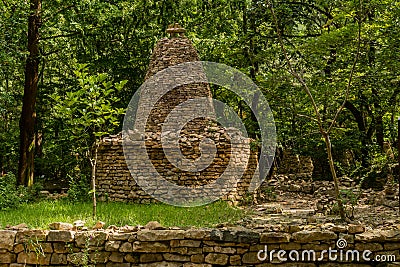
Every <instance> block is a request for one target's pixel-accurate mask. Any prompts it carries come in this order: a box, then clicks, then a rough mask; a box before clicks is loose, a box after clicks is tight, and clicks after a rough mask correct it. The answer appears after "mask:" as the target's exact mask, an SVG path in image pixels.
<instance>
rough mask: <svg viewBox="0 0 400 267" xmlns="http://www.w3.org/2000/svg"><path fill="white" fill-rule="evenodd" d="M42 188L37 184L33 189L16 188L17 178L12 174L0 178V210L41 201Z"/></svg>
mask: <svg viewBox="0 0 400 267" xmlns="http://www.w3.org/2000/svg"><path fill="white" fill-rule="evenodd" d="M41 189H42V186H41V185H40V184H39V183H36V184H35V185H34V186H32V187H29V188H27V187H23V186H19V187H18V188H17V187H16V178H15V175H14V174H12V173H8V174H6V175H4V176H2V177H0V210H5V209H12V208H17V207H18V206H19V205H21V204H22V203H28V202H34V201H37V200H39V199H40V195H39V192H40V190H41Z"/></svg>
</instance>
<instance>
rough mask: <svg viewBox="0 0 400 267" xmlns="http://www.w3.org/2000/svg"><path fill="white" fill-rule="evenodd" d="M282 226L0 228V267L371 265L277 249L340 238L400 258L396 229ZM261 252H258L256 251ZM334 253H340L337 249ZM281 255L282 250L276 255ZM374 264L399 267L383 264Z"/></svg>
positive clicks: (321, 245)
mask: <svg viewBox="0 0 400 267" xmlns="http://www.w3.org/2000/svg"><path fill="white" fill-rule="evenodd" d="M297 228H298V226H294V225H287V226H286V227H283V228H282V229H279V230H275V231H267V230H263V231H255V230H248V229H244V228H241V229H238V228H230V229H187V230H183V229H160V230H150V229H143V228H141V229H138V228H137V227H122V228H120V229H114V230H111V229H109V230H97V231H77V232H75V231H65V230H50V231H48V230H19V231H11V230H1V231H0V266H1V267H3V266H4V267H5V266H11V267H22V266H37V265H40V266H98V267H101V266H105V267H112V266H119V267H130V266H132V267H133V266H148V267H150V266H154V267H156V266H157V267H160V266H173V267H213V266H288V267H289V266H307V267H317V266H320V267H328V266H359V267H361V266H371V265H370V264H373V263H374V262H363V260H362V258H361V254H360V259H361V260H360V261H359V262H358V261H353V262H348V261H347V262H340V261H332V260H331V261H330V260H329V259H328V253H325V254H324V257H322V260H318V261H312V260H308V261H306V262H289V261H288V262H284V261H280V260H279V259H278V258H277V255H276V253H278V250H285V251H287V253H289V252H290V251H291V250H297V251H298V252H299V253H300V255H301V253H302V252H303V251H309V250H315V253H316V257H318V258H319V257H320V256H321V253H322V251H323V250H327V249H329V248H331V249H337V245H336V242H337V240H338V239H339V238H342V239H345V240H346V241H347V246H346V247H345V248H344V249H343V250H344V253H346V252H345V251H346V250H354V249H356V250H358V251H360V252H361V253H363V251H365V250H370V251H372V253H373V254H371V255H369V257H370V258H371V259H373V257H374V256H375V255H378V254H379V255H394V256H395V257H396V260H397V261H399V260H400V254H399V250H400V230H384V231H378V230H369V231H366V232H364V231H365V229H364V228H363V227H362V226H360V225H350V226H335V225H331V226H330V227H329V229H325V230H299V229H297ZM266 246H267V249H268V251H269V252H271V251H272V250H275V254H273V260H272V261H271V258H267V259H266V260H265V261H260V260H259V259H258V258H257V253H258V252H259V251H260V250H263V249H265V247H266ZM261 255H262V256H263V254H261ZM337 255H339V254H337ZM281 256H282V255H281ZM286 256H287V254H286ZM379 266H389V267H390V266H398V265H394V264H391V263H387V264H385V263H382V265H379Z"/></svg>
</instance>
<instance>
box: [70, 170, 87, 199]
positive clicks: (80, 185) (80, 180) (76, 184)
mask: <svg viewBox="0 0 400 267" xmlns="http://www.w3.org/2000/svg"><path fill="white" fill-rule="evenodd" d="M68 177H69V189H68V199H69V200H70V201H72V202H86V201H89V200H90V194H89V193H90V182H89V179H87V177H86V176H85V175H81V176H80V177H73V176H71V175H68Z"/></svg>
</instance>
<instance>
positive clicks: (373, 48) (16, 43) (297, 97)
mask: <svg viewBox="0 0 400 267" xmlns="http://www.w3.org/2000/svg"><path fill="white" fill-rule="evenodd" d="M270 4H271V3H270V2H269V1H267V0H265V1H258V0H231V1H229V0H163V1H161V0H160V1H153V0H130V1H126V0H125V1H123V0H106V1H105V0H103V1H101V0H79V1H75V0H67V1H65V0H63V1H61V0H51V1H49V0H42V1H40V0H30V1H28V0H23V1H21V0H1V1H0V11H1V16H0V25H1V28H2V31H1V32H0V66H1V67H0V116H1V119H0V143H1V146H0V170H1V172H2V173H3V174H4V173H13V174H15V175H17V173H18V161H19V158H20V155H19V152H20V139H19V138H20V129H21V130H23V128H24V127H26V124H24V123H22V122H23V120H21V112H22V106H23V95H24V85H25V90H27V88H26V75H27V71H26V69H27V66H28V65H29V64H33V63H34V64H37V67H38V68H37V78H38V84H37V96H36V97H35V99H36V105H35V109H36V122H35V124H34V128H33V129H34V131H33V134H34V137H35V138H34V139H33V141H32V140H31V142H30V143H28V146H27V147H26V148H25V149H27V150H29V151H32V153H33V154H34V159H35V169H34V181H35V182H46V181H52V183H54V182H55V183H60V184H68V181H69V180H70V179H76V178H77V177H87V176H89V175H90V163H89V160H88V156H89V155H88V151H89V150H90V147H91V144H93V142H94V140H95V138H96V137H98V136H101V135H103V134H106V133H112V134H116V133H118V131H119V130H120V128H121V123H122V119H123V111H124V109H125V108H126V106H127V104H128V103H129V101H130V99H131V97H132V95H133V94H134V92H135V90H136V89H137V88H138V87H139V86H140V85H141V84H142V82H143V79H144V76H145V72H146V68H147V65H148V63H149V58H150V56H151V52H152V49H153V47H154V45H155V43H156V42H157V40H159V39H160V38H161V37H163V36H166V34H165V30H166V28H167V26H168V24H170V23H173V22H179V23H180V24H181V25H182V26H183V27H184V28H186V31H187V32H186V36H187V37H188V38H190V39H191V40H192V42H193V44H194V46H195V47H196V48H197V50H198V51H199V54H200V57H201V59H202V60H206V61H214V62H220V63H225V64H227V65H229V66H232V67H235V68H237V69H239V70H241V71H242V72H244V73H245V74H247V75H249V76H250V77H251V79H253V80H254V82H255V83H256V84H257V85H258V86H259V87H260V88H261V90H262V92H263V93H264V94H265V96H266V98H267V99H268V101H269V104H270V106H271V109H272V110H273V112H274V117H275V122H276V127H277V134H278V141H279V143H278V146H279V147H281V148H284V149H293V150H294V151H296V152H298V153H300V154H303V155H311V156H313V157H314V158H320V159H325V158H326V152H325V147H324V141H323V139H322V138H321V135H320V133H319V132H318V127H317V124H316V123H315V119H314V118H315V113H314V111H313V108H312V105H311V103H310V99H309V98H308V97H307V96H306V94H305V93H304V91H303V90H302V85H301V84H300V83H299V82H298V81H297V80H296V79H295V78H294V77H293V75H291V74H290V73H289V72H288V63H287V61H286V60H285V57H284V53H283V51H282V48H281V47H280V45H279V41H278V37H277V31H276V28H275V25H274V21H273V17H272V15H271V10H270V8H269V7H270ZM40 5H41V6H40ZM273 6H274V9H275V13H276V17H277V19H278V26H279V29H280V33H281V37H282V39H283V43H284V45H285V47H286V49H287V52H288V56H289V59H290V62H291V64H292V66H293V67H294V69H295V70H296V72H298V73H300V74H301V75H302V77H303V78H304V80H305V81H306V82H307V84H308V86H309V88H310V90H311V93H312V94H313V96H314V97H315V101H316V104H317V107H318V110H319V112H320V113H321V116H322V122H323V124H324V125H329V123H331V122H332V119H333V118H334V117H335V114H336V112H337V109H338V108H339V107H340V105H341V104H342V103H343V101H344V100H345V98H346V86H347V83H348V80H349V77H350V72H351V70H352V66H353V62H354V59H355V57H356V54H357V47H359V56H358V58H357V62H356V65H355V68H354V75H353V79H352V81H351V84H350V87H349V89H350V90H349V91H348V95H347V101H345V105H344V109H343V111H342V112H341V113H340V114H339V116H338V118H337V122H336V123H335V124H334V127H333V128H332V133H331V141H332V147H333V152H334V157H335V158H336V159H337V161H336V167H337V169H338V171H339V174H340V175H347V176H352V177H355V178H359V179H365V178H371V177H372V179H375V178H376V174H379V173H382V174H384V175H386V174H387V172H390V166H391V164H392V163H394V162H395V161H396V159H395V155H396V154H397V152H396V149H395V148H396V142H397V141H396V140H397V117H398V116H399V115H400V108H399V97H400V95H399V93H400V86H399V84H400V76H399V73H400V63H399V59H400V44H399V40H400V21H399V18H400V2H398V1H389V0H354V1H353V0H338V1H328V0H300V1H273ZM38 7H40V10H39V9H38ZM29 20H31V24H30V25H31V26H32V25H33V24H34V25H35V26H36V29H37V30H38V32H37V33H38V35H37V38H38V41H37V42H36V43H34V45H37V51H36V52H37V53H36V55H35V53H33V54H32V49H29V45H28V36H29V34H28V33H29V31H28V21H29ZM32 23H33V24H32ZM359 30H360V35H359V34H358V33H359ZM31 33H32V32H31ZM358 36H360V38H359V39H358ZM30 48H32V46H31V47H30ZM33 52H35V51H34V50H33ZM32 62H33V63H32ZM28 89H29V88H28ZM28 92H29V90H28ZM213 93H214V97H215V98H217V99H219V100H222V101H224V102H226V103H229V104H230V105H231V106H232V107H234V108H235V110H237V112H238V114H240V116H241V117H242V118H243V120H244V121H245V123H246V124H247V126H248V129H249V131H250V132H251V134H252V135H253V136H254V137H256V136H257V132H256V129H257V127H256V126H254V124H255V122H253V121H252V116H251V114H250V113H249V108H248V107H246V106H244V104H243V102H242V101H241V100H240V99H239V98H238V97H237V96H235V95H232V94H231V93H229V92H227V91H225V90H223V89H218V90H215V91H214V92H213ZM20 120H21V124H20ZM252 131H253V132H252ZM390 147H391V148H392V151H393V152H390V151H391V150H390ZM392 153H395V155H392ZM343 159H346V160H343ZM328 173H329V166H328V167H327V177H328V176H329V175H328ZM74 177H75V178H74ZM374 177H375V178H374ZM20 183H22V184H26V181H25V182H24V181H20Z"/></svg>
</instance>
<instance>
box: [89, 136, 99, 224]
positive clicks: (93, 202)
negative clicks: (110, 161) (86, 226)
mask: <svg viewBox="0 0 400 267" xmlns="http://www.w3.org/2000/svg"><path fill="white" fill-rule="evenodd" d="M99 144H100V141H97V140H96V143H95V147H94V151H93V157H92V158H91V159H90V164H91V165H92V175H91V176H92V177H91V180H92V204H93V218H96V215H97V198H96V166H97V154H98V150H99Z"/></svg>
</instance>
